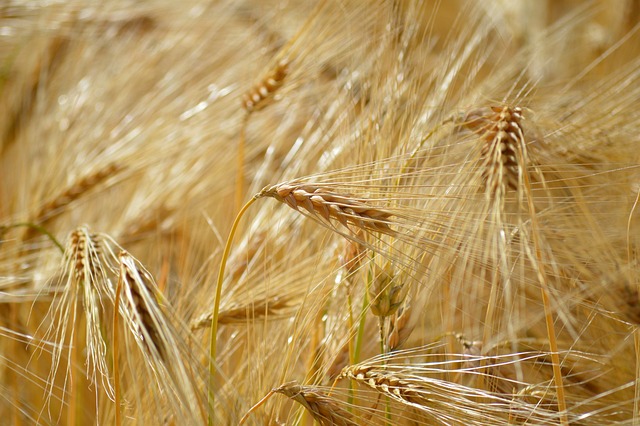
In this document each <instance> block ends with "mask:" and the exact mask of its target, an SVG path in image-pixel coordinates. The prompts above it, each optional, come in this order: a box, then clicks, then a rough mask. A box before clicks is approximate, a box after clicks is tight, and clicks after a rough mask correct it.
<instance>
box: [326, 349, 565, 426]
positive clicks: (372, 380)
mask: <svg viewBox="0 0 640 426" xmlns="http://www.w3.org/2000/svg"><path fill="white" fill-rule="evenodd" d="M408 352H409V351H408ZM522 355H523V356H526V354H522ZM394 356H395V355H391V356H385V357H384V358H383V357H376V358H375V359H373V360H372V361H371V362H368V361H365V362H362V363H360V364H357V365H353V366H349V367H346V368H345V369H344V370H343V371H342V372H341V373H340V375H339V376H338V379H343V378H347V379H349V380H352V381H354V382H356V383H359V384H362V385H364V386H366V387H368V388H369V389H373V390H375V391H376V392H378V393H380V394H381V395H384V396H387V397H389V398H390V399H391V400H392V401H394V402H396V403H399V404H401V405H403V406H408V407H412V408H414V409H416V410H417V411H418V412H420V413H422V415H423V416H424V420H423V421H426V422H428V424H438V425H440V424H442V425H447V424H450V422H451V419H454V418H455V419H456V420H457V421H460V422H464V424H472V425H501V424H505V423H506V422H507V420H508V419H509V418H510V417H513V416H516V417H518V418H520V417H525V418H528V419H529V421H531V422H532V424H560V423H561V422H560V415H559V413H558V412H556V411H554V410H544V409H541V408H540V407H539V406H538V405H537V404H536V403H534V404H529V403H528V402H527V401H525V400H522V399H518V398H515V397H514V395H513V394H511V393H507V394H503V393H497V392H491V391H486V390H483V389H477V388H474V387H469V386H464V385H461V384H458V383H455V382H452V381H449V380H445V379H444V378H446V377H448V375H449V374H451V373H453V372H457V373H459V374H465V375H470V376H473V375H476V374H483V373H482V372H481V369H480V367H478V368H460V369H455V368H453V365H452V361H451V360H449V361H442V358H437V357H433V358H432V359H434V361H433V362H422V361H423V360H424V359H427V360H429V356H427V357H426V358H422V357H417V358H416V359H413V361H412V362H407V361H409V360H411V359H412V358H411V357H409V359H402V360H400V358H398V359H397V360H395V359H394ZM399 356H400V357H403V355H402V354H401V355H399ZM455 356H456V357H458V361H463V360H465V359H467V358H469V357H470V356H461V355H455ZM530 356H531V357H533V358H536V357H538V356H539V355H536V354H530ZM473 358H475V359H477V360H478V363H480V361H479V360H480V359H482V357H473ZM511 359H512V358H511V357H504V358H502V359H500V360H496V359H494V360H493V361H494V362H496V363H505V362H511V361H510V360H511ZM486 361H489V359H486ZM508 383H512V384H513V388H514V389H515V388H516V387H517V386H520V384H519V383H518V382H516V381H510V380H508V379H505V384H508ZM547 385H548V384H547Z"/></svg>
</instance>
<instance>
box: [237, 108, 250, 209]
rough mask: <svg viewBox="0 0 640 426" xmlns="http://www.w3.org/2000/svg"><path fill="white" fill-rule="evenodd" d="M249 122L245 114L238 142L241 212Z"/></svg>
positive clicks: (238, 197) (238, 207) (238, 187)
mask: <svg viewBox="0 0 640 426" xmlns="http://www.w3.org/2000/svg"><path fill="white" fill-rule="evenodd" d="M248 122H249V113H245V114H244V117H243V118H242V124H241V126H240V139H239V140H238V158H237V163H236V196H235V209H236V211H237V210H240V208H241V207H242V199H243V198H244V155H245V154H244V151H245V143H246V131H247V123H248Z"/></svg>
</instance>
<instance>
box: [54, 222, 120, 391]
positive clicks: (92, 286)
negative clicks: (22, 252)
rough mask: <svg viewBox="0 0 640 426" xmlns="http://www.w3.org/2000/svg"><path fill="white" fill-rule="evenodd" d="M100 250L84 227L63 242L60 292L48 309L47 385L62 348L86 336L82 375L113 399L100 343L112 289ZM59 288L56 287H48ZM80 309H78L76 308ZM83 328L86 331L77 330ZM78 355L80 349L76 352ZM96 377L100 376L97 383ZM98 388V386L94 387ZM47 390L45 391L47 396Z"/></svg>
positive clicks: (55, 371)
mask: <svg viewBox="0 0 640 426" xmlns="http://www.w3.org/2000/svg"><path fill="white" fill-rule="evenodd" d="M101 252H102V247H101V245H100V242H99V238H98V236H96V235H95V234H92V233H90V232H89V230H88V229H87V228H85V227H80V228H78V229H76V230H75V231H73V232H72V233H71V234H70V236H69V238H68V241H67V244H66V249H65V254H64V258H63V262H64V264H63V266H62V270H63V276H64V278H63V280H64V282H63V283H62V288H61V289H60V291H59V292H57V293H56V294H55V296H54V299H53V301H52V303H51V307H50V309H49V316H50V318H49V319H48V321H49V325H48V327H47V331H46V336H45V340H51V341H54V342H56V345H55V346H54V348H53V350H52V358H53V359H52V362H51V373H50V376H49V381H48V385H49V386H53V385H54V378H55V376H56V373H57V371H58V369H59V367H60V362H61V359H62V353H63V351H64V349H63V348H65V347H69V345H74V344H76V343H77V339H76V338H75V336H76V335H77V334H78V333H82V332H84V333H85V334H86V345H87V355H86V361H85V363H86V374H87V378H88V379H89V380H90V381H91V382H92V383H94V384H95V385H96V392H97V389H98V388H101V389H104V391H105V392H106V393H107V395H108V396H109V397H113V387H112V385H111V382H110V379H109V377H110V375H109V368H108V365H107V344H106V343H105V341H104V340H103V327H104V318H103V315H104V311H103V305H104V303H105V301H107V300H113V288H112V286H111V282H110V281H109V278H108V266H107V265H106V264H105V263H104V258H103V256H102V253H101ZM52 284H53V285H59V283H52ZM80 306H81V308H80V309H79V307H80ZM83 323H84V324H86V329H85V330H81V329H79V328H78V325H79V324H83ZM76 350H79V351H82V350H84V348H76ZM71 368H72V365H71V357H69V358H68V361H67V365H66V377H67V379H66V380H65V387H66V381H67V380H68V378H69V374H70V370H71ZM98 376H100V379H99V382H98ZM99 384H100V386H98V385H99ZM51 390H52V389H51V388H50V389H49V390H48V392H49V396H50V393H51Z"/></svg>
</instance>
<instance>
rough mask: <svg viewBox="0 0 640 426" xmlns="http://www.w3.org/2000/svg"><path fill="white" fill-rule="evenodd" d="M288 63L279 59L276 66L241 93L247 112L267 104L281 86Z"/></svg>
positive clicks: (287, 71)
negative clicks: (245, 91)
mask: <svg viewBox="0 0 640 426" xmlns="http://www.w3.org/2000/svg"><path fill="white" fill-rule="evenodd" d="M288 67H289V64H288V62H287V61H284V60H282V61H280V62H278V63H277V64H276V66H275V67H274V68H273V69H271V70H269V72H268V73H267V75H266V76H265V77H263V78H262V79H260V80H259V81H258V82H257V83H256V84H254V85H253V87H252V88H251V89H250V90H249V91H248V92H247V93H245V94H244V95H242V107H243V108H244V109H245V111H247V113H249V114H250V113H252V112H255V111H259V110H261V109H262V108H264V107H265V106H267V105H268V103H269V101H270V100H272V99H273V96H274V94H275V93H276V91H277V90H278V89H279V88H280V86H282V83H283V82H284V79H285V78H286V77H287V74H288V73H289V69H288Z"/></svg>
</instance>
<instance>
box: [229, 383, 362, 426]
mask: <svg viewBox="0 0 640 426" xmlns="http://www.w3.org/2000/svg"><path fill="white" fill-rule="evenodd" d="M274 393H279V394H282V395H285V396H286V397H288V398H290V399H292V400H294V401H296V402H297V403H298V404H300V405H302V406H303V407H304V408H305V409H306V410H307V411H308V412H309V413H310V414H311V415H312V416H313V418H314V419H315V420H316V421H317V422H318V423H320V424H321V425H322V426H357V425H358V423H356V422H355V421H354V420H353V416H352V415H351V413H349V412H347V411H345V410H344V409H342V408H341V407H340V406H339V405H338V403H337V401H336V400H335V399H333V398H332V397H330V396H328V395H325V394H324V393H322V392H320V391H318V390H317V389H315V388H314V387H312V386H303V385H300V384H298V383H296V382H289V383H285V384H283V385H282V386H279V387H277V388H275V389H271V391H269V393H268V394H267V395H266V396H265V397H264V398H262V399H261V400H260V401H258V403H257V404H255V405H254V406H253V407H251V409H250V410H249V411H248V412H247V413H246V414H245V415H244V416H243V417H242V419H241V420H240V423H239V425H242V424H244V423H245V422H246V421H247V419H248V418H249V415H250V414H251V413H252V412H254V411H255V410H256V409H257V408H258V407H260V406H261V405H262V404H264V403H265V402H266V401H267V400H268V399H269V398H271V396H272V395H273V394H274Z"/></svg>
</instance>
